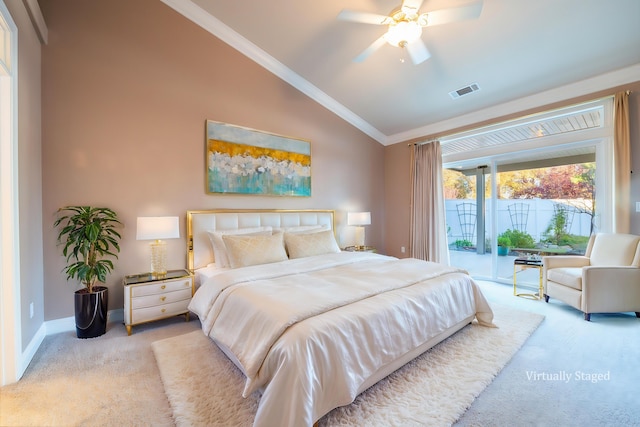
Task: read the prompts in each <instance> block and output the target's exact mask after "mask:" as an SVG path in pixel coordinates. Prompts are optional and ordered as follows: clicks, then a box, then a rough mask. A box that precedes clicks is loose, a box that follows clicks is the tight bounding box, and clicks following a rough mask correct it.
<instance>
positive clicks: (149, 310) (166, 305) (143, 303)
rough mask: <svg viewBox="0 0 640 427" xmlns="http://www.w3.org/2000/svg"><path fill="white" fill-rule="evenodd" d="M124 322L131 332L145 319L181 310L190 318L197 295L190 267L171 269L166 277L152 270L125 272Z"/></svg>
mask: <svg viewBox="0 0 640 427" xmlns="http://www.w3.org/2000/svg"><path fill="white" fill-rule="evenodd" d="M123 285H124V324H125V326H126V327H127V334H128V335H131V328H132V327H133V326H134V325H139V324H141V323H147V322H153V321H154V320H160V319H166V318H167V317H173V316H177V315H180V314H184V315H185V319H186V321H187V322H188V321H189V309H188V308H187V306H188V305H189V302H190V301H191V297H192V296H193V291H194V285H193V276H192V275H191V273H189V271H187V270H170V271H167V274H166V275H164V276H162V277H157V276H154V275H152V274H151V273H143V274H134V275H131V276H125V278H124V280H123Z"/></svg>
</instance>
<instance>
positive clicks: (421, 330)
mask: <svg viewBox="0 0 640 427" xmlns="http://www.w3.org/2000/svg"><path fill="white" fill-rule="evenodd" d="M351 267H353V268H354V269H355V270H354V271H353V272H351V273H350V272H349V270H348V269H349V268H351ZM425 269H429V270H425ZM421 270H424V271H421ZM367 272H368V273H367ZM381 272H387V273H392V274H391V275H389V274H381ZM376 276H379V277H384V278H383V279H382V280H381V281H377V280H376ZM392 276H397V277H401V282H400V283H399V284H396V285H393V286H391V287H389V286H388V284H389V283H391V282H390V281H389V280H388V277H392ZM276 279H278V280H284V281H285V283H284V284H277V282H275V281H276ZM292 279H293V280H292ZM425 279H428V280H425ZM374 282H375V283H374ZM272 284H273V285H274V286H275V288H273V289H271V288H268V286H271V285H272ZM368 284H371V288H372V289H373V290H372V291H371V292H370V293H367V292H366V288H367V285H368ZM352 285H353V286H355V287H356V288H357V289H358V290H357V291H356V294H358V295H360V296H358V297H356V298H354V294H353V293H349V299H350V300H353V301H352V303H351V304H347V305H341V304H340V303H336V302H335V301H336V300H334V299H333V298H329V300H330V301H329V302H323V303H322V304H328V306H327V308H328V309H329V310H328V311H327V312H326V313H320V312H321V311H323V309H317V305H318V303H317V301H318V300H319V299H322V297H320V295H321V294H322V292H323V291H328V292H329V293H331V295H333V294H334V293H336V289H338V288H339V287H340V286H343V287H351V286H352ZM251 286H258V289H259V294H258V297H256V298H257V300H263V303H264V305H266V307H267V308H269V307H273V306H274V301H275V300H273V299H271V297H270V295H276V294H279V293H281V292H282V290H283V289H285V290H287V293H289V289H290V290H291V295H292V296H291V299H289V300H288V301H289V302H288V303H284V304H283V305H282V306H279V307H278V309H277V310H267V311H271V312H272V314H273V315H274V316H275V317H282V322H283V324H284V327H282V331H283V333H282V334H281V335H278V334H279V332H278V328H279V327H278V326H277V324H275V323H274V325H275V326H273V325H271V324H270V323H269V321H268V320H266V319H267V318H266V317H264V316H265V313H264V312H251V311H249V310H248V309H247V308H246V305H245V304H246V303H247V301H249V300H251V299H256V298H253V297H251V296H248V295H250V293H247V290H248V289H249V288H250V287H251ZM305 286H311V287H312V289H313V290H314V291H319V290H320V292H316V293H315V295H314V297H313V298H306V299H305V300H306V301H308V302H312V304H311V308H310V307H309V305H305V304H300V306H303V308H302V314H301V313H300V312H296V313H293V314H290V313H287V314H284V312H285V309H284V308H285V307H286V306H289V305H291V304H290V302H291V301H295V298H298V297H296V296H294V295H295V294H297V293H299V292H302V289H303V288H304V287H305ZM319 287H320V288H319ZM387 288H389V289H387ZM225 289H227V290H226V291H225ZM294 289H295V290H294ZM362 291H364V293H363V292H362ZM234 294H237V295H239V297H238V298H236V297H229V295H231V296H233V295H234ZM189 308H190V309H191V310H192V311H193V312H195V313H196V314H197V315H198V316H199V317H200V319H201V321H202V326H203V330H204V331H205V333H206V334H207V335H209V336H210V337H211V338H212V339H213V340H214V341H215V342H216V343H217V344H218V345H219V346H220V347H221V348H222V350H223V351H224V352H225V353H226V354H227V355H229V356H230V358H231V359H232V360H233V361H234V363H236V364H237V365H238V366H239V367H240V369H242V371H243V372H244V373H245V375H247V382H246V387H245V395H247V394H248V393H251V392H253V391H255V390H256V389H260V390H261V391H262V393H263V394H262V397H261V400H260V405H259V408H258V412H257V414H256V419H255V421H254V426H272V425H279V426H302V425H312V424H313V422H315V421H316V420H317V419H319V418H320V417H321V416H323V415H324V414H326V413H327V412H328V411H330V410H331V409H333V408H335V407H338V406H342V405H346V404H349V403H350V402H352V401H353V400H354V399H355V397H356V396H357V394H358V393H360V392H361V391H363V390H364V388H363V387H365V386H369V385H371V384H370V381H371V378H373V377H379V376H380V373H383V374H388V373H390V372H391V371H392V370H393V369H396V368H397V365H396V363H397V361H398V360H403V358H405V357H406V355H407V354H413V353H412V352H414V351H415V349H416V348H421V347H422V346H423V345H424V344H425V343H427V342H430V341H433V339H434V338H435V337H438V336H442V337H443V338H444V337H446V336H448V334H447V331H449V330H450V329H451V328H460V327H461V325H464V323H463V322H468V321H470V320H471V319H473V317H474V316H475V317H476V318H477V319H478V321H479V322H480V323H481V324H484V325H487V326H491V325H492V318H493V313H492V311H491V308H490V307H489V305H488V303H487V301H486V299H485V298H484V296H483V295H482V293H481V291H480V289H479V288H478V286H477V284H476V283H475V282H474V281H473V280H472V279H471V278H470V277H469V276H468V275H467V274H465V273H464V272H460V271H458V270H456V269H453V268H443V266H441V265H437V264H433V263H426V262H424V261H418V260H407V259H405V260H398V259H395V258H392V257H385V256H382V255H377V254H369V253H345V252H343V253H340V254H330V255H325V256H319V257H309V258H302V259H298V260H290V261H284V262H281V263H275V264H269V265H262V266H253V267H249V268H243V269H237V270H231V271H228V272H225V273H224V274H217V275H216V276H215V277H213V278H210V279H208V281H207V282H206V283H205V284H204V285H203V286H201V288H200V289H199V290H198V291H197V292H196V294H195V295H194V298H193V300H192V302H191V305H190V307H189ZM249 318H255V319H257V320H256V321H257V322H258V323H257V324H256V323H252V322H250V321H247V319H249ZM291 318H300V321H298V322H291ZM291 323H292V324H291ZM289 324H291V325H290V326H288V325H289ZM274 331H275V332H274ZM273 333H275V334H276V335H277V337H276V338H277V340H275V342H272V341H271V340H272V334H273ZM261 341H262V344H261V345H262V346H267V347H266V349H265V348H262V347H258V346H259V345H260V344H259V342H261ZM434 343H435V342H434ZM431 345H433V344H431ZM427 348H428V347H427ZM427 348H424V350H426V349H427ZM263 355H264V357H263ZM387 368H388V369H391V370H390V371H388V372H387V370H386V369H387Z"/></svg>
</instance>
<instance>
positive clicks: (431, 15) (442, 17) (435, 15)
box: [420, 1, 482, 27]
mask: <svg viewBox="0 0 640 427" xmlns="http://www.w3.org/2000/svg"><path fill="white" fill-rule="evenodd" d="M480 12H482V2H481V1H479V2H477V3H473V4H470V5H467V6H462V7H453V8H451V9H442V10H434V11H433V12H427V13H423V14H422V15H420V18H421V19H422V17H423V16H425V15H426V20H427V26H429V27H431V26H432V25H442V24H448V23H450V22H457V21H463V20H465V19H476V18H478V17H479V16H480Z"/></svg>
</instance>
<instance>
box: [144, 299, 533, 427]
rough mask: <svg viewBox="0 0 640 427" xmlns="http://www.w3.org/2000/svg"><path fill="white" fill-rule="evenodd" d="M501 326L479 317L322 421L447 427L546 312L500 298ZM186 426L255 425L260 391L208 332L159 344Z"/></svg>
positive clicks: (172, 398)
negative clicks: (246, 390)
mask: <svg viewBox="0 0 640 427" xmlns="http://www.w3.org/2000/svg"><path fill="white" fill-rule="evenodd" d="M492 308H493V310H494V314H495V320H494V322H495V324H496V325H497V326H498V328H486V327H482V326H478V325H477V324H476V323H475V322H474V323H473V324H472V325H470V326H467V327H465V328H464V329H462V330H461V331H459V332H458V333H456V334H455V335H453V336H452V337H450V338H448V339H446V340H445V341H443V342H442V343H440V344H438V345H437V346H435V347H433V348H432V349H431V350H429V351H427V352H426V353H425V354H423V355H422V356H420V357H418V358H417V359H415V360H414V361H413V362H411V363H409V364H407V365H405V366H404V367H402V368H401V369H399V370H398V371H396V372H394V373H393V374H391V375H390V376H389V377H387V378H385V379H383V380H382V381H380V382H379V383H377V384H376V385H374V386H373V387H371V388H370V389H368V390H366V391H365V392H364V393H362V394H361V395H360V396H358V397H357V398H356V400H355V401H354V402H353V403H352V404H350V405H347V406H345V407H341V408H337V409H334V410H333V411H331V412H330V413H328V414H327V415H326V416H324V417H323V418H322V419H321V420H320V421H319V425H320V426H363V425H375V426H403V427H404V426H445V425H447V426H448V425H451V424H452V423H453V422H455V421H456V420H457V419H458V418H459V417H460V416H461V415H462V414H463V413H464V411H465V410H466V409H467V408H468V407H469V406H470V405H471V403H472V402H473V400H474V399H475V398H476V397H477V396H478V395H479V394H480V393H481V392H482V390H484V388H485V387H486V386H487V385H488V384H489V383H491V381H492V380H493V378H494V377H495V376H496V375H497V374H498V372H500V370H501V369H502V368H503V367H504V366H505V365H506V364H507V362H508V361H509V360H510V359H511V357H512V356H513V355H514V354H515V353H516V352H517V351H518V349H519V348H520V347H521V346H522V344H523V343H524V342H525V341H526V340H527V338H528V337H529V336H530V335H531V333H533V331H534V330H535V329H536V328H537V327H538V325H540V323H541V322H542V320H543V319H544V316H542V315H539V314H535V313H530V312H525V311H519V310H515V309H512V308H509V307H505V306H498V305H496V304H492ZM153 351H154V354H155V356H156V360H157V362H158V367H159V369H160V374H161V377H162V381H163V383H164V388H165V392H166V394H167V396H168V398H169V402H170V403H171V407H172V409H173V417H174V420H175V422H176V424H177V425H178V426H230V425H233V426H251V425H252V423H253V418H254V414H255V412H256V408H257V406H258V401H259V397H258V396H257V394H256V393H254V394H253V395H252V396H250V397H249V398H247V399H243V398H242V396H241V394H242V388H243V384H244V379H243V375H242V373H241V372H240V371H239V370H238V369H237V368H236V367H235V365H233V363H231V362H230V361H229V360H228V359H227V358H226V356H225V355H224V354H223V353H222V352H221V351H220V350H219V349H218V348H217V346H216V345H215V344H214V343H213V342H212V341H211V340H210V339H209V338H207V337H205V336H204V334H203V333H202V332H201V331H195V332H191V333H188V334H185V335H181V336H178V337H173V338H168V339H164V340H161V341H156V342H154V343H153Z"/></svg>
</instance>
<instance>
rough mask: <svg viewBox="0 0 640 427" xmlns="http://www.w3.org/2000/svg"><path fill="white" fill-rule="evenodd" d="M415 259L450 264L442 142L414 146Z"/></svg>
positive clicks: (412, 216)
mask: <svg viewBox="0 0 640 427" xmlns="http://www.w3.org/2000/svg"><path fill="white" fill-rule="evenodd" d="M410 230H411V238H410V254H411V256H412V257H413V258H418V259H423V260H426V261H433V262H440V263H443V264H447V265H448V264H449V250H448V248H447V230H446V220H445V206H444V189H443V183H442V150H441V149H440V141H434V142H431V143H428V144H419V145H412V147H411V225H410Z"/></svg>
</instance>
